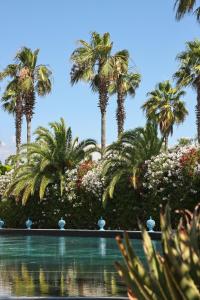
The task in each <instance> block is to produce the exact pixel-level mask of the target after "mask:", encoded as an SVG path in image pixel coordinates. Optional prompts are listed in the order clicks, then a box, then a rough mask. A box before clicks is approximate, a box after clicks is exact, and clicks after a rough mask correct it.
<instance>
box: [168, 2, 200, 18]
mask: <svg viewBox="0 0 200 300" xmlns="http://www.w3.org/2000/svg"><path fill="white" fill-rule="evenodd" d="M196 3H197V1H196V0H176V1H175V5H174V7H175V9H176V19H177V20H180V19H182V18H183V17H184V16H185V14H186V13H194V14H195V15H196V18H197V21H198V22H200V7H199V6H197V5H196Z"/></svg>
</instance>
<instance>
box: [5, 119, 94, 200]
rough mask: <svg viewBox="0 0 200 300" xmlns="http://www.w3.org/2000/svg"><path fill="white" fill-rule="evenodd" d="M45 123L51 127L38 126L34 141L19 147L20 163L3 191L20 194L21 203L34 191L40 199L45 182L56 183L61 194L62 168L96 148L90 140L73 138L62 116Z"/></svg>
mask: <svg viewBox="0 0 200 300" xmlns="http://www.w3.org/2000/svg"><path fill="white" fill-rule="evenodd" d="M49 125H50V128H51V130H49V129H47V128H44V127H39V128H38V129H37V130H36V132H35V134H36V141H35V142H34V143H30V144H28V145H24V147H23V146H22V148H21V151H20V154H19V157H20V161H22V162H23V164H22V165H20V166H18V167H17V168H16V171H15V174H14V180H13V182H12V183H11V185H10V186H9V188H8V191H7V195H9V194H12V195H14V196H17V197H18V196H20V195H23V197H22V202H23V203H25V202H26V201H27V199H28V198H29V197H30V196H31V195H34V194H35V193H37V192H39V196H40V199H42V198H43V197H44V194H45V191H46V188H47V186H48V185H49V184H54V183H55V184H57V185H58V186H59V187H60V193H61V195H62V193H63V188H64V182H65V172H66V171H67V170H71V169H73V168H75V167H76V165H77V164H79V163H80V162H81V161H83V160H84V159H85V158H86V157H87V156H88V155H90V154H91V153H92V152H94V151H96V142H95V141H94V140H92V139H87V140H83V141H81V142H79V140H78V138H75V139H73V138H72V131H71V128H70V127H68V128H67V127H66V125H65V122H64V120H63V119H62V118H61V120H60V122H54V123H50V124H49ZM27 151H28V153H29V157H28V160H27V153H26V152H27Z"/></svg>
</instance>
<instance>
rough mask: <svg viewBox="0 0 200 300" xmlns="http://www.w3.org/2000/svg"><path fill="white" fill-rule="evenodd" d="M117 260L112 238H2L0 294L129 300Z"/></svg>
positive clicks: (0, 241)
mask: <svg viewBox="0 0 200 300" xmlns="http://www.w3.org/2000/svg"><path fill="white" fill-rule="evenodd" d="M134 246H135V248H136V252H137V253H138V254H140V255H141V258H142V257H143V255H142V253H141V242H140V241H134ZM116 260H121V255H120V253H119V250H118V248H117V245H116V242H115V240H114V239H105V238H77V237H73V238H72V237H44V236H43V237H41V236H34V237H33V236H27V237H11V236H0V296H1V295H9V296H95V295H98V296H126V289H125V287H124V285H123V284H122V283H121V281H120V279H119V277H118V275H117V273H116V271H115V267H114V261H116Z"/></svg>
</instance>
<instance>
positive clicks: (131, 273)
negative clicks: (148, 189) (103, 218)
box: [116, 205, 200, 300]
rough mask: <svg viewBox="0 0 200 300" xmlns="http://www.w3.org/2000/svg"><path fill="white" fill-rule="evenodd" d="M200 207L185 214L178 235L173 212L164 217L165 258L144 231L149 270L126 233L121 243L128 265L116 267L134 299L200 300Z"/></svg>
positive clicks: (162, 227)
mask: <svg viewBox="0 0 200 300" xmlns="http://www.w3.org/2000/svg"><path fill="white" fill-rule="evenodd" d="M199 208H200V205H198V206H197V207H196V208H195V210H194V213H193V214H191V213H190V212H188V211H185V212H184V213H183V216H182V218H181V219H180V222H179V225H178V228H177V230H176V231H174V230H172V227H171V221H170V209H169V207H168V206H167V207H166V209H165V211H164V213H161V215H160V224H161V230H162V255H161V254H159V253H157V252H156V251H155V249H154V246H153V241H152V240H151V238H150V236H149V234H148V233H147V231H146V230H145V229H144V228H142V227H141V226H140V227H141V230H142V237H143V249H144V253H145V257H146V261H147V264H148V268H145V266H144V265H143V264H142V262H141V261H140V259H139V258H138V257H137V255H136V254H135V251H134V249H133V248H132V246H131V243H130V241H129V239H128V235H127V234H126V233H125V243H124V244H123V242H122V239H121V238H120V237H117V242H118V245H119V248H120V250H121V253H122V255H123V257H124V260H125V263H126V265H125V266H124V265H122V264H120V263H116V267H117V270H118V273H119V275H120V276H121V277H122V278H123V280H124V281H125V284H126V285H127V288H128V295H129V298H130V299H139V300H199V299H200V210H199Z"/></svg>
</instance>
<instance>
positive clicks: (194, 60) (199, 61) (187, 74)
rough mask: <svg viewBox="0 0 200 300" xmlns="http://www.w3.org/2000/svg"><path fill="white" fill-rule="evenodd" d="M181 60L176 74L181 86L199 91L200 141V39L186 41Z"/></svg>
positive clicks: (199, 133) (199, 118) (199, 127)
mask: <svg viewBox="0 0 200 300" xmlns="http://www.w3.org/2000/svg"><path fill="white" fill-rule="evenodd" d="M177 59H178V60H179V62H180V67H179V69H178V71H177V72H176V73H175V74H174V78H175V79H176V80H177V84H178V85H180V86H192V87H193V88H194V89H195V90H196V92H197V104H196V124H197V138H198V143H200V68H199V65H200V41H199V40H194V41H191V42H187V43H186V50H185V51H183V52H181V53H180V54H178V56H177Z"/></svg>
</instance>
